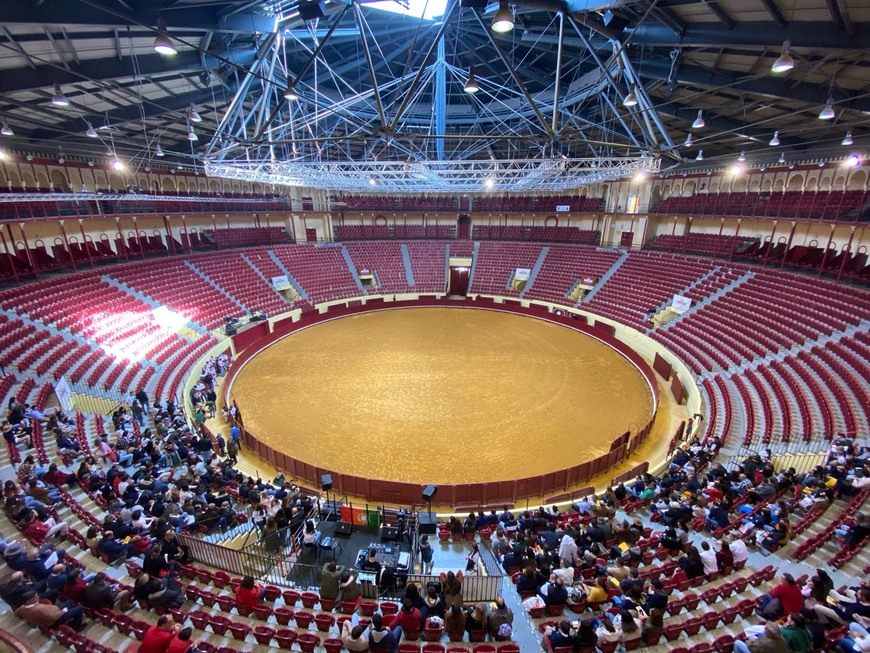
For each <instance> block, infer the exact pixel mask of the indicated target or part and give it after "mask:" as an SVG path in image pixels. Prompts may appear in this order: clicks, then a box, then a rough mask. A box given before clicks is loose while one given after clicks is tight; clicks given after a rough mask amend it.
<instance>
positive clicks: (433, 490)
mask: <svg viewBox="0 0 870 653" xmlns="http://www.w3.org/2000/svg"><path fill="white" fill-rule="evenodd" d="M437 493H438V486H437V485H432V484H431V483H430V484H429V485H427V486H426V487H424V488H423V501H432V499H433V498H435V495H436V494H437Z"/></svg>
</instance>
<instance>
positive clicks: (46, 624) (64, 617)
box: [15, 590, 85, 632]
mask: <svg viewBox="0 0 870 653" xmlns="http://www.w3.org/2000/svg"><path fill="white" fill-rule="evenodd" d="M22 599H23V601H22V603H21V605H20V606H18V608H16V609H15V615H16V616H17V617H19V618H21V619H23V620H24V621H26V622H27V623H29V624H30V625H31V626H34V627H36V628H54V627H55V626H59V625H61V624H67V625H68V626H70V627H71V628H74V629H75V630H77V631H79V632H81V631H82V630H84V629H85V623H84V613H83V612H82V609H81V608H80V607H78V606H77V605H74V604H73V603H72V602H71V601H65V602H64V603H62V604H61V605H60V606H57V605H54V604H53V603H51V602H48V601H45V602H40V601H39V596H38V595H37V594H36V592H35V591H34V590H30V591H29V592H27V593H26V594H25V595H24V596H23V597H22Z"/></svg>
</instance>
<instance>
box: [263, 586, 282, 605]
mask: <svg viewBox="0 0 870 653" xmlns="http://www.w3.org/2000/svg"><path fill="white" fill-rule="evenodd" d="M279 596H281V588H280V587H275V586H274V585H266V594H265V596H264V598H265V599H266V600H267V601H268V602H269V603H274V602H275V601H277V600H278V597H279Z"/></svg>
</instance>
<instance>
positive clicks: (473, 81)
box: [462, 66, 480, 93]
mask: <svg viewBox="0 0 870 653" xmlns="http://www.w3.org/2000/svg"><path fill="white" fill-rule="evenodd" d="M462 90H464V91H465V92H466V93H477V92H478V91H479V90H480V86H478V85H477V78H476V77H475V76H474V66H472V67H471V68H469V69H468V79H467V80H466V82H465V86H463V87H462Z"/></svg>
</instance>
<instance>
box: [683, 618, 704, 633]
mask: <svg viewBox="0 0 870 653" xmlns="http://www.w3.org/2000/svg"><path fill="white" fill-rule="evenodd" d="M702 625H704V619H703V618H701V617H692V618H691V619H686V620H685V621H684V622H683V630H685V631H686V634H687V635H688V636H689V637H694V636H695V635H697V634H698V633H699V632H700V630H701V626H702Z"/></svg>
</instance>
